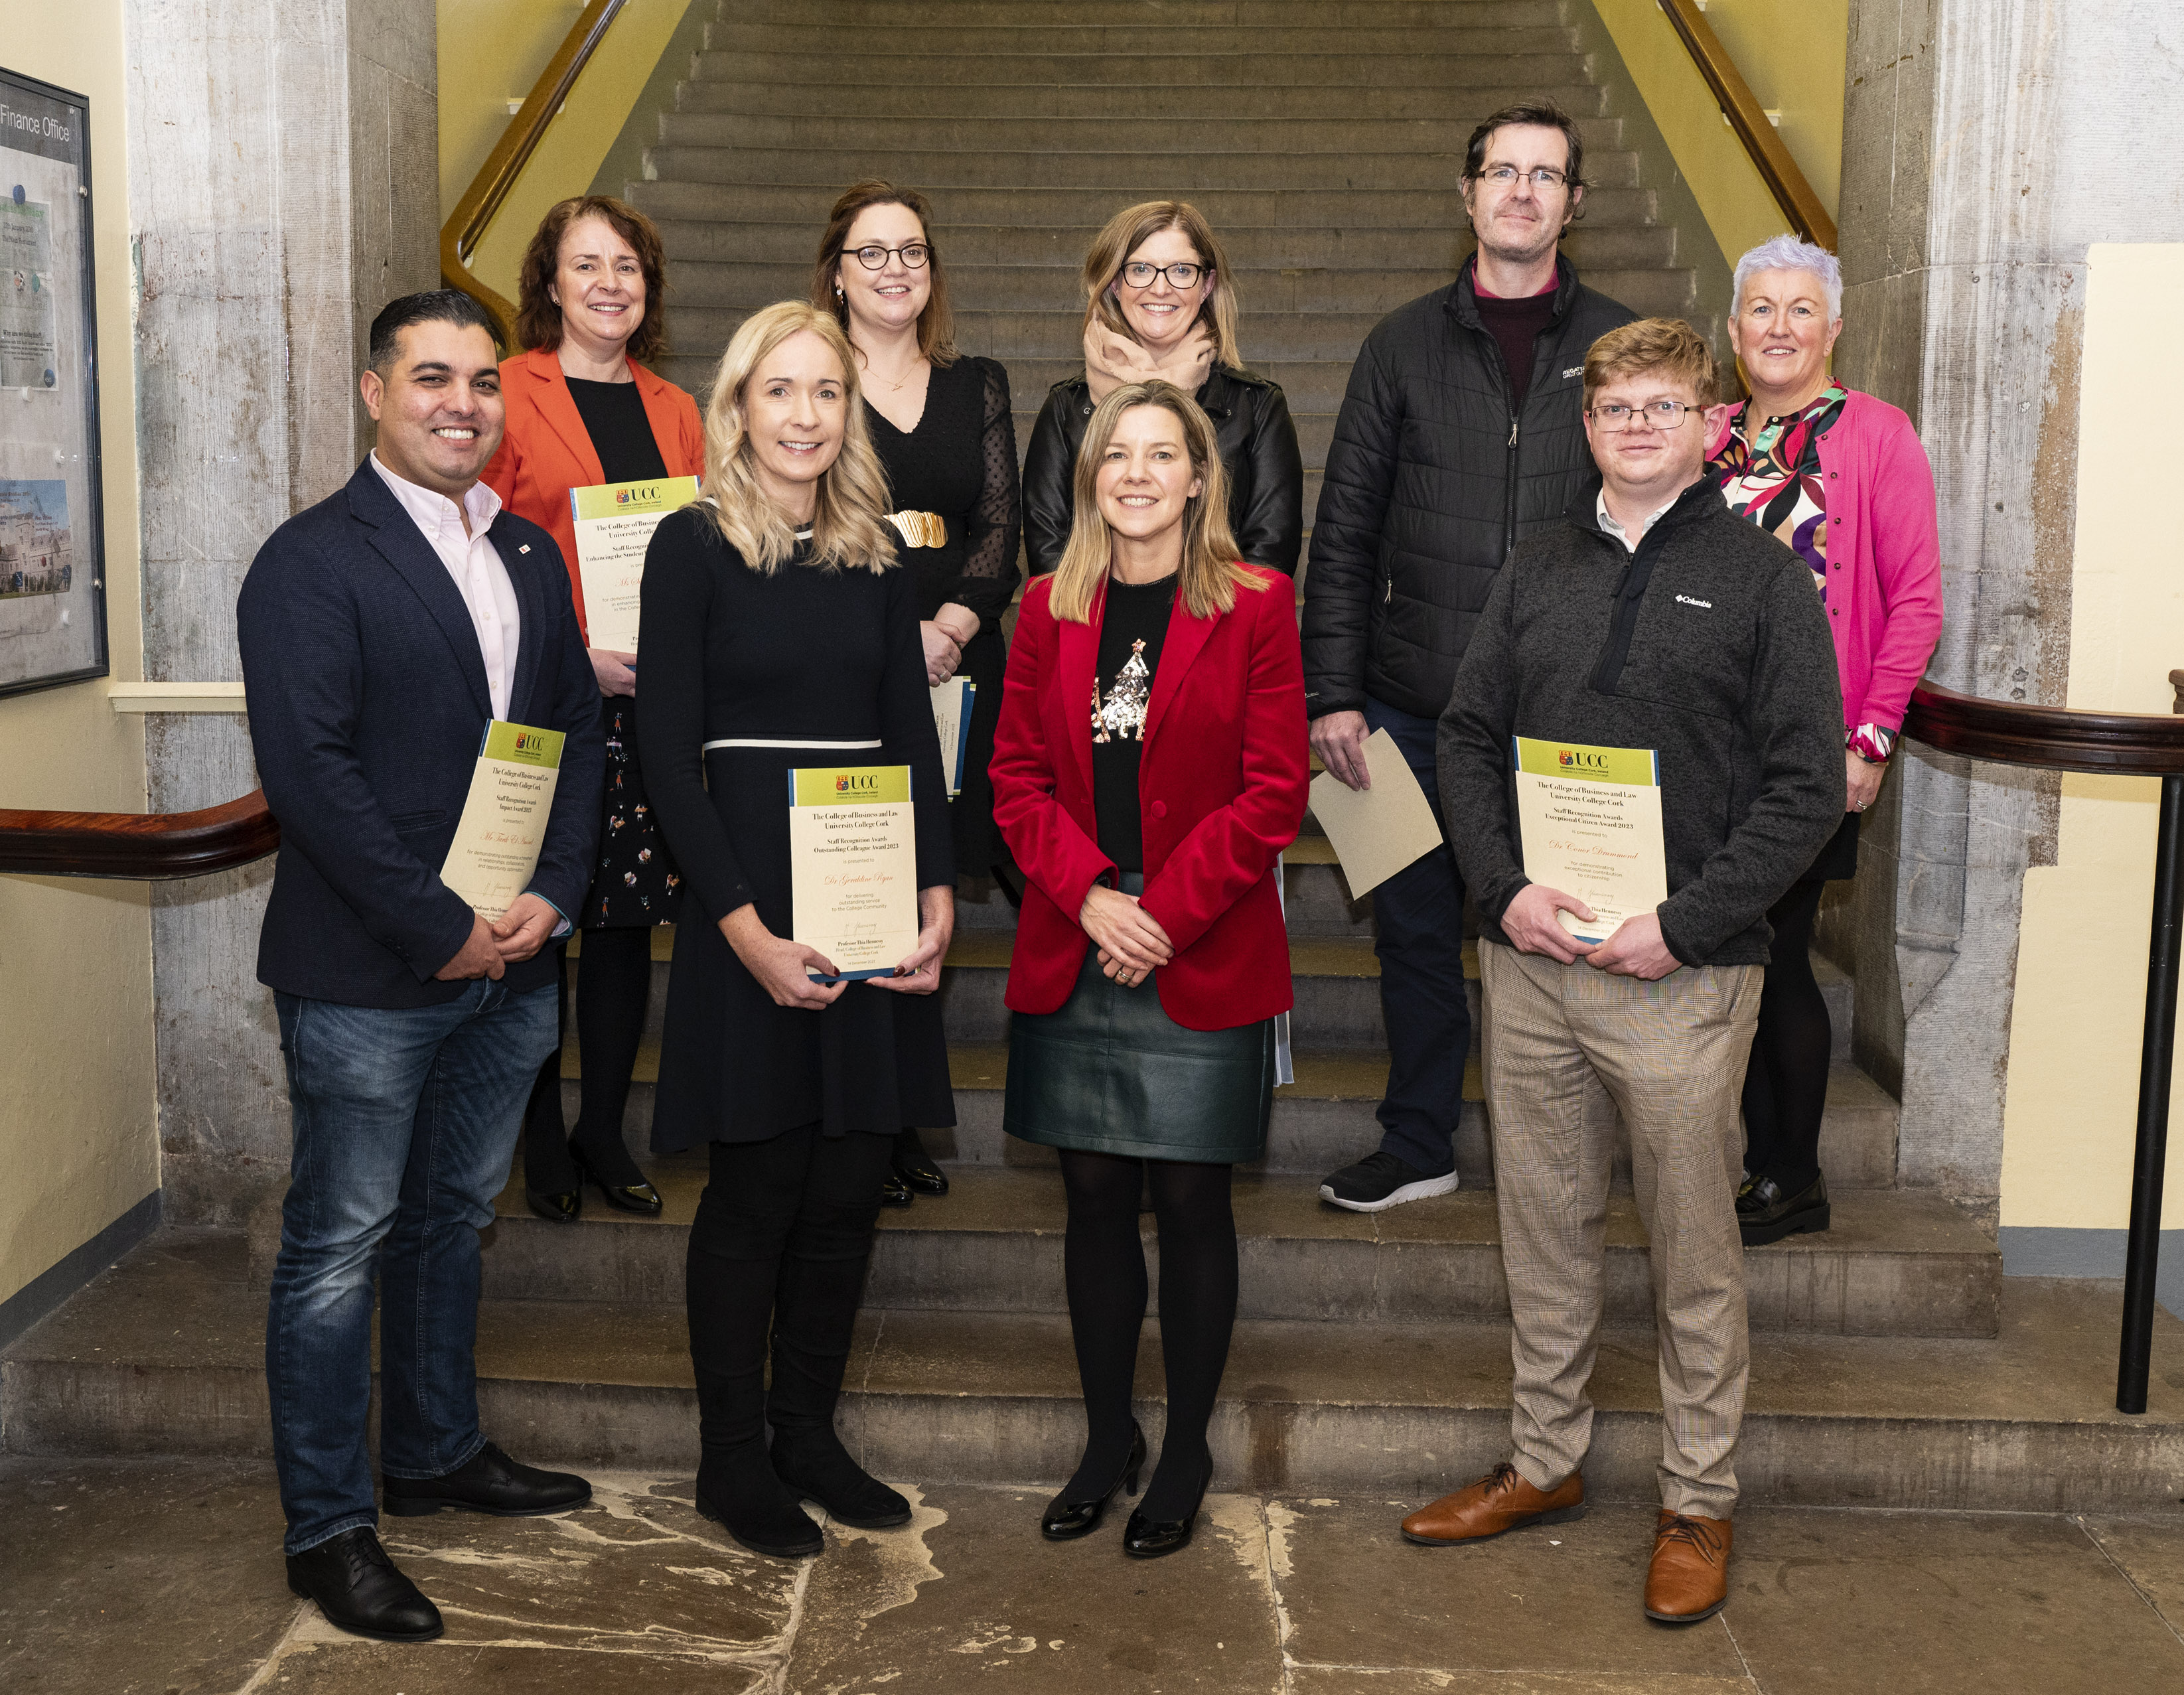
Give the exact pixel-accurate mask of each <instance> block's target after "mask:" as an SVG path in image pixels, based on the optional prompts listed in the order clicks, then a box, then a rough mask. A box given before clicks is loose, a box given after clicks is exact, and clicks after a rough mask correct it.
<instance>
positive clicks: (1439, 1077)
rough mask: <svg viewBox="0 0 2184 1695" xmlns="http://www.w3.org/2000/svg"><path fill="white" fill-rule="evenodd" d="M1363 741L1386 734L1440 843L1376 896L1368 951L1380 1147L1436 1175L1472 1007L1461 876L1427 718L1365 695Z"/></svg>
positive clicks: (1448, 1142) (1451, 1140)
mask: <svg viewBox="0 0 2184 1695" xmlns="http://www.w3.org/2000/svg"><path fill="white" fill-rule="evenodd" d="M1365 726H1366V729H1367V731H1368V733H1370V732H1371V731H1373V730H1385V731H1386V732H1387V733H1389V735H1390V737H1392V738H1393V739H1394V740H1395V744H1396V746H1397V747H1398V748H1400V749H1401V750H1402V754H1403V762H1404V763H1405V764H1407V765H1408V766H1409V767H1410V768H1411V775H1412V776H1413V777H1415V778H1418V787H1419V788H1421V789H1424V790H1425V795H1426V799H1427V800H1429V801H1430V802H1431V803H1432V805H1433V809H1434V816H1435V817H1437V818H1439V819H1440V821H1441V845H1440V846H1439V847H1437V848H1435V850H1433V851H1432V852H1431V853H1429V854H1428V855H1427V856H1425V857H1424V859H1420V860H1416V861H1412V863H1411V864H1409V865H1407V866H1405V867H1403V868H1402V869H1401V871H1399V872H1397V873H1396V874H1395V875H1394V876H1393V877H1391V878H1389V879H1388V880H1387V881H1386V882H1385V883H1384V884H1381V885H1380V886H1379V888H1378V889H1374V890H1373V928H1374V929H1375V930H1376V931H1377V932H1378V934H1376V936H1375V938H1374V939H1373V952H1374V954H1376V955H1377V956H1379V961H1380V1016H1381V1018H1382V1020H1383V1021H1384V1022H1385V1023H1386V1025H1387V1027H1388V1093H1387V1096H1386V1098H1385V1099H1384V1100H1383V1101H1381V1102H1380V1110H1379V1119H1380V1146H1381V1147H1382V1148H1383V1149H1385V1151H1388V1152H1389V1153H1392V1154H1394V1155H1395V1156H1396V1157H1397V1158H1398V1159H1401V1160H1402V1161H1403V1162H1404V1163H1407V1164H1408V1165H1412V1166H1414V1167H1416V1168H1418V1170H1420V1171H1423V1172H1424V1173H1426V1174H1428V1175H1429V1176H1435V1177H1438V1176H1440V1174H1442V1173H1444V1172H1447V1171H1451V1170H1453V1169H1454V1168H1455V1165H1456V1125H1457V1119H1458V1118H1460V1117H1462V1115H1463V1061H1464V1055H1465V1051H1466V1050H1468V1048H1469V1046H1470V1045H1471V1008H1470V1006H1469V1003H1468V1001H1466V1000H1465V998H1464V987H1463V873H1460V872H1459V871H1458V870H1457V865H1456V856H1455V855H1454V854H1453V853H1451V852H1450V851H1449V848H1448V815H1447V814H1446V812H1444V811H1442V810H1441V803H1440V776H1439V774H1438V772H1436V771H1435V764H1434V736H1435V730H1436V729H1437V728H1438V725H1437V723H1436V722H1435V720H1434V719H1432V718H1421V717H1418V716H1414V715H1413V714H1412V713H1409V712H1404V711H1398V710H1397V709H1396V708H1395V707H1393V706H1390V705H1386V704H1385V702H1382V701H1379V700H1373V699H1372V698H1371V697H1370V696H1369V695H1368V697H1367V698H1366V701H1365Z"/></svg>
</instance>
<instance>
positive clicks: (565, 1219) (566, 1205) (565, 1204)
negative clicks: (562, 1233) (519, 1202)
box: [523, 1189, 584, 1224]
mask: <svg viewBox="0 0 2184 1695" xmlns="http://www.w3.org/2000/svg"><path fill="white" fill-rule="evenodd" d="M523 1198H524V1200H525V1201H526V1202H529V1203H530V1207H531V1210H532V1212H534V1213H537V1214H538V1216H539V1217H540V1218H543V1219H545V1220H546V1222H547V1223H549V1224H575V1223H576V1222H577V1219H579V1218H582V1217H583V1216H584V1191H583V1190H581V1189H564V1190H560V1191H559V1192H557V1193H555V1194H552V1195H549V1194H545V1193H543V1191H541V1190H537V1189H526V1190H524V1191H523Z"/></svg>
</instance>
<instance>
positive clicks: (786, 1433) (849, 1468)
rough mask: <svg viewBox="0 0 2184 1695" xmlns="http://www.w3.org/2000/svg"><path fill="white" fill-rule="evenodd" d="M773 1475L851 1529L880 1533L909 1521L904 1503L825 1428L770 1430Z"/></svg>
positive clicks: (803, 1427)
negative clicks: (851, 1456) (853, 1457)
mask: <svg viewBox="0 0 2184 1695" xmlns="http://www.w3.org/2000/svg"><path fill="white" fill-rule="evenodd" d="M773 1475H775V1476H776V1477H778V1478H779V1479H780V1480H781V1481H782V1484H783V1487H785V1488H787V1489H789V1490H791V1491H794V1492H795V1493H796V1494H799V1495H801V1496H803V1497H805V1499H806V1500H809V1501H816V1502H817V1503H819V1504H820V1505H821V1506H822V1507H824V1508H826V1509H827V1517H828V1518H830V1519H835V1520H836V1521H838V1523H841V1524H844V1525H850V1527H852V1528H853V1529H855V1530H860V1531H884V1530H889V1529H892V1528H893V1527H894V1526H895V1525H906V1524H908V1523H909V1522H910V1503H909V1502H908V1501H906V1500H905V1499H904V1498H903V1497H901V1496H900V1495H899V1494H898V1493H896V1492H895V1491H894V1490H892V1489H890V1488H889V1487H888V1486H887V1485H886V1484H884V1483H883V1482H881V1481H880V1480H879V1479H877V1477H875V1476H873V1475H872V1474H871V1473H870V1472H868V1471H866V1469H864V1467H862V1466H861V1465H860V1464H857V1462H856V1461H855V1460H854V1459H852V1458H850V1451H849V1449H847V1448H845V1447H843V1446H842V1439H841V1438H840V1437H839V1436H836V1435H835V1434H834V1431H833V1426H831V1425H801V1426H797V1425H791V1426H789V1427H788V1428H786V1429H784V1428H782V1427H780V1426H776V1428H775V1430H774V1432H773Z"/></svg>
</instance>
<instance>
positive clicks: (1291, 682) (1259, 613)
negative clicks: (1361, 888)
mask: <svg viewBox="0 0 2184 1695" xmlns="http://www.w3.org/2000/svg"><path fill="white" fill-rule="evenodd" d="M1245 568H1246V569H1247V570H1251V571H1252V572H1254V573H1255V574H1256V575H1257V576H1260V577H1265V578H1266V579H1267V580H1268V587H1267V588H1265V589H1264V590H1253V589H1250V588H1239V589H1238V590H1237V592H1236V605H1235V606H1234V609H1233V610H1231V611H1228V612H1224V613H1223V614H1221V615H1220V616H1217V617H1212V618H1195V617H1193V616H1191V615H1190V613H1189V612H1188V611H1185V610H1184V608H1183V607H1181V606H1180V605H1178V607H1177V608H1176V609H1175V611H1174V613H1173V615H1172V616H1171V618H1170V620H1169V622H1168V627H1167V640H1166V642H1165V643H1164V644H1162V648H1161V656H1160V665H1159V667H1158V668H1157V669H1156V671H1155V672H1154V673H1153V689H1152V695H1151V699H1150V700H1148V701H1147V702H1146V703H1145V751H1144V757H1143V761H1142V762H1141V763H1140V765H1139V772H1138V799H1139V806H1140V807H1141V808H1142V811H1143V814H1144V819H1145V825H1144V828H1145V844H1144V845H1145V893H1144V894H1143V895H1141V896H1139V900H1141V902H1142V903H1143V905H1144V906H1145V911H1147V912H1150V913H1151V914H1152V915H1153V917H1155V918H1156V919H1157V920H1158V921H1159V923H1160V927H1161V928H1162V929H1163V930H1165V931H1167V936H1168V939H1169V940H1170V941H1172V942H1173V943H1174V944H1175V950H1176V952H1175V957H1174V959H1173V960H1172V961H1171V962H1169V963H1168V964H1167V965H1165V966H1163V967H1162V968H1161V969H1160V970H1159V971H1157V972H1156V973H1154V976H1153V981H1154V984H1155V985H1156V988H1157V990H1158V992H1159V994H1160V998H1161V1006H1162V1008H1163V1009H1164V1010H1165V1011H1166V1012H1167V1015H1168V1017H1169V1018H1173V1020H1174V1021H1175V1022H1176V1023H1178V1024H1181V1025H1183V1026H1184V1028H1185V1029H1194V1030H1222V1029H1233V1028H1234V1027H1235V1026H1237V1025H1239V1024H1249V1023H1256V1022H1257V1021H1258V1020H1260V1019H1262V1018H1272V1017H1273V1015H1274V1014H1275V1013H1277V1012H1286V1011H1287V1010H1288V1009H1289V1007H1290V1005H1291V1004H1292V1002H1293V1001H1294V999H1295V996H1294V995H1293V994H1292V993H1291V990H1290V952H1289V934H1288V932H1287V930H1286V929H1285V928H1284V927H1283V923H1282V908H1281V899H1280V895H1279V890H1278V889H1276V887H1275V884H1274V878H1275V876H1276V874H1277V873H1276V871H1275V868H1274V867H1275V860H1276V858H1277V856H1279V854H1280V853H1281V850H1283V849H1284V848H1285V847H1287V846H1288V845H1290V843H1291V842H1292V841H1294V840H1295V839H1296V833H1297V828H1298V827H1299V826H1300V825H1301V824H1302V823H1303V822H1304V811H1305V790H1306V785H1307V781H1308V773H1309V770H1310V767H1309V764H1308V761H1307V753H1306V744H1305V711H1304V666H1303V663H1302V661H1301V657H1300V655H1299V652H1298V645H1297V623H1296V605H1295V591H1294V590H1293V589H1292V588H1290V583H1289V579H1288V578H1286V577H1280V576H1278V575H1276V574H1275V573H1274V572H1271V571H1262V570H1260V569H1259V568H1258V567H1257V566H1247V567H1245ZM1052 587H1053V579H1052V578H1051V577H1040V578H1038V579H1036V580H1035V581H1034V583H1032V585H1031V587H1030V588H1028V589H1027V590H1026V591H1025V593H1024V598H1023V609H1022V611H1021V612H1020V613H1019V614H1018V616H1017V627H1016V634H1015V637H1014V638H1013V639H1012V640H1011V643H1010V645H1009V668H1008V676H1007V679H1006V682H1005V683H1003V685H1002V689H1001V719H1000V726H999V728H996V730H995V733H994V761H993V765H992V767H991V771H992V776H993V783H994V821H995V822H996V823H997V824H999V825H1000V830H1001V834H1002V837H1003V838H1004V839H1006V841H1007V843H1008V845H1009V851H1010V852H1011V853H1012V854H1014V855H1015V856H1016V861H1017V864H1018V865H1019V866H1021V867H1022V869H1023V873H1024V876H1025V878H1026V880H1027V882H1028V885H1029V886H1028V888H1027V889H1025V891H1024V900H1023V911H1022V914H1021V915H1020V917H1018V920H1017V939H1016V951H1015V952H1014V953H1013V954H1012V955H1011V957H1010V960H1009V983H1008V993H1007V996H1006V999H1007V1001H1008V1005H1009V1006H1010V1008H1011V1010H1012V1011H1014V1012H1054V1011H1055V1010H1056V1009H1057V1008H1058V1007H1060V1006H1061V1004H1062V1002H1063V1001H1067V999H1068V998H1069V993H1070V990H1072V989H1073V988H1074V987H1075V986H1076V983H1077V974H1078V971H1079V969H1080V968H1081V967H1083V965H1084V950H1085V949H1086V948H1088V947H1089V946H1090V945H1091V940H1090V939H1089V937H1087V936H1086V935H1085V934H1084V930H1083V929H1082V928H1079V927H1078V923H1077V915H1078V912H1079V911H1081V910H1082V908H1083V907H1084V896H1085V894H1086V891H1088V890H1089V889H1090V888H1091V886H1092V884H1093V883H1094V882H1095V880H1097V879H1099V878H1101V877H1103V876H1104V877H1106V878H1107V879H1108V880H1109V881H1110V882H1113V881H1115V880H1116V878H1115V876H1114V873H1115V866H1114V862H1113V861H1112V860H1110V859H1109V858H1108V857H1107V856H1106V854H1104V853H1102V852H1100V845H1099V842H1098V839H1097V826H1096V825H1095V822H1094V818H1093V811H1092V717H1091V712H1092V707H1091V702H1092V680H1093V679H1092V673H1093V668H1094V666H1095V661H1096V660H1097V658H1098V656H1099V650H1100V615H1101V613H1102V612H1103V611H1105V609H1106V585H1105V584H1104V583H1102V584H1101V586H1100V590H1099V592H1098V594H1096V595H1095V597H1094V599H1093V602H1092V616H1091V618H1090V621H1089V622H1086V623H1082V624H1077V623H1063V622H1061V621H1059V620H1058V619H1056V617H1055V616H1054V614H1053V613H1052V611H1050V610H1049V609H1048V605H1047V597H1048V594H1049V592H1050V589H1051V588H1052Z"/></svg>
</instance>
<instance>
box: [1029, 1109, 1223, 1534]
mask: <svg viewBox="0 0 2184 1695" xmlns="http://www.w3.org/2000/svg"><path fill="white" fill-rule="evenodd" d="M1229 1172H1230V1168H1229V1167H1228V1166H1226V1165H1201V1164H1193V1163H1184V1162H1182V1161H1178V1160H1164V1159H1153V1160H1139V1159H1130V1158H1125V1157H1122V1156H1120V1155H1117V1154H1110V1153H1080V1152H1078V1151H1074V1150H1071V1149H1065V1150H1063V1151H1062V1155H1061V1182H1062V1188H1063V1190H1064V1191H1065V1192H1066V1193H1067V1196H1068V1199H1069V1232H1068V1235H1067V1238H1066V1239H1065V1246H1064V1252H1063V1264H1064V1268H1065V1270H1066V1274H1067V1283H1068V1287H1069V1330H1070V1335H1071V1338H1072V1340H1073V1341H1075V1343H1076V1345H1077V1374H1078V1379H1079V1380H1080V1381H1081V1382H1082V1383H1083V1385H1084V1422H1085V1439H1084V1462H1083V1464H1080V1465H1079V1466H1078V1468H1077V1475H1075V1476H1073V1477H1072V1478H1071V1479H1070V1480H1069V1482H1068V1484H1067V1486H1066V1487H1065V1488H1064V1490H1063V1491H1062V1492H1063V1493H1064V1495H1066V1496H1067V1497H1069V1498H1070V1499H1072V1500H1083V1499H1089V1498H1090V1497H1094V1496H1096V1495H1098V1494H1099V1493H1100V1491H1103V1490H1105V1489H1106V1487H1107V1486H1109V1485H1110V1484H1112V1482H1113V1481H1114V1480H1115V1475H1116V1474H1117V1472H1118V1471H1120V1470H1121V1469H1122V1466H1123V1460H1124V1458H1127V1457H1128V1452H1129V1447H1130V1428H1131V1419H1130V1386H1131V1383H1132V1380H1134V1378H1135V1377H1136V1375H1137V1369H1138V1330H1139V1326H1140V1325H1141V1324H1143V1323H1144V1321H1145V1288H1146V1280H1145V1248H1144V1246H1143V1244H1142V1243H1141V1242H1140V1241H1139V1238H1138V1196H1139V1189H1140V1185H1142V1184H1143V1183H1144V1182H1145V1180H1146V1179H1148V1178H1149V1179H1150V1180H1151V1187H1152V1195H1153V1212H1154V1213H1155V1215H1156V1217H1157V1218H1158V1219H1159V1221H1160V1267H1161V1274H1160V1321H1161V1356H1162V1360H1163V1361H1164V1362H1165V1363H1166V1365H1167V1437H1166V1439H1165V1440H1164V1441H1162V1444H1161V1457H1160V1464H1159V1465H1158V1466H1157V1467H1156V1468H1155V1469H1154V1471H1153V1480H1152V1482H1151V1486H1149V1487H1148V1488H1147V1489H1146V1491H1145V1499H1144V1501H1143V1502H1142V1503H1140V1505H1139V1510H1140V1511H1141V1512H1143V1513H1144V1514H1145V1516H1146V1517H1147V1518H1149V1519H1180V1518H1184V1517H1185V1516H1187V1515H1188V1514H1190V1511H1191V1510H1192V1508H1193V1506H1194V1504H1195V1502H1196V1500H1197V1498H1198V1496H1199V1493H1200V1491H1201V1489H1202V1488H1203V1487H1204V1486H1205V1483H1206V1478H1207V1476H1208V1475H1209V1474H1210V1473H1211V1472H1212V1465H1213V1462H1212V1452H1211V1451H1210V1450H1209V1449H1208V1448H1207V1447H1206V1426H1207V1425H1209V1424H1211V1423H1212V1419H1213V1398H1214V1396H1215V1394H1216V1393H1217V1391H1219V1389H1220V1387H1221V1373H1222V1370H1223V1368H1224V1367H1225V1366H1226V1365H1227V1364H1228V1363H1229V1333H1230V1331H1231V1330H1234V1327H1235V1323H1236V1221H1235V1218H1234V1216H1233V1215H1232V1214H1231V1213H1230V1212H1229Z"/></svg>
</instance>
